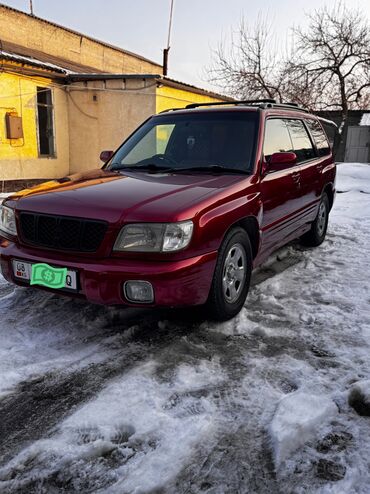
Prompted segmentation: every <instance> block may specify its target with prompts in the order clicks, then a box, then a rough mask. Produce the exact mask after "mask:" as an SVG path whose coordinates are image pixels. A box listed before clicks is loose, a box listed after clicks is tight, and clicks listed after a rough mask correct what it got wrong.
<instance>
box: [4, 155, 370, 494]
mask: <svg viewBox="0 0 370 494" xmlns="http://www.w3.org/2000/svg"><path fill="white" fill-rule="evenodd" d="M338 168H339V170H338V171H339V173H338V175H339V176H338V180H337V189H338V191H339V192H340V193H338V194H337V198H336V202H335V206H334V210H333V212H332V215H331V221H330V227H329V232H328V237H327V240H326V242H325V243H324V244H323V245H322V246H321V247H319V248H318V249H303V248H301V247H300V246H299V245H298V244H293V245H290V246H288V247H287V248H284V249H282V250H281V251H280V252H279V253H278V254H277V255H276V256H274V257H273V258H272V259H271V260H270V261H269V262H268V263H267V264H266V265H265V266H264V267H263V268H262V269H260V270H258V271H257V272H256V273H255V275H254V282H253V287H252V288H251V291H250V294H249V297H248V300H247V303H246V306H245V309H244V310H243V311H242V312H241V314H240V315H239V316H238V317H237V318H236V319H234V320H233V321H230V322H228V323H225V324H211V323H207V322H203V323H196V322H194V321H193V320H191V319H189V317H188V316H187V313H186V312H189V311H185V313H184V312H179V313H170V312H169V313H163V312H157V311H150V312H145V311H135V310H125V311H122V310H121V311H120V310H117V309H109V308H102V307H98V306H93V305H90V304H87V303H85V302H82V301H73V300H69V299H64V298H61V297H59V296H56V295H55V296H54V295H49V294H45V293H42V292H38V291H37V290H32V289H23V288H15V287H14V286H11V285H9V284H7V283H6V282H5V280H3V279H2V278H0V311H1V322H0V492H1V493H43V492H45V493H59V492H71V493H72V492H82V493H87V492H101V493H103V492H104V493H119V494H121V493H131V492H136V493H148V492H169V493H185V492H186V493H204V492H208V493H226V492H227V493H236V492H240V493H279V492H281V493H287V492H289V493H307V492H309V493H338V494H339V493H346V494H348V493H355V492H356V493H368V492H369V484H370V445H369V437H370V417H366V416H361V415H359V414H358V413H357V412H356V411H355V410H354V408H353V407H352V406H350V405H349V403H348V399H349V397H350V396H352V398H353V399H356V397H357V396H358V395H359V394H361V393H362V394H363V395H365V396H366V398H367V399H368V400H369V403H370V381H369V380H370V358H369V355H370V309H369V304H370V290H369V288H370V266H369V261H368V252H369V245H370V166H368V165H360V164H342V165H340V166H339V167H338Z"/></svg>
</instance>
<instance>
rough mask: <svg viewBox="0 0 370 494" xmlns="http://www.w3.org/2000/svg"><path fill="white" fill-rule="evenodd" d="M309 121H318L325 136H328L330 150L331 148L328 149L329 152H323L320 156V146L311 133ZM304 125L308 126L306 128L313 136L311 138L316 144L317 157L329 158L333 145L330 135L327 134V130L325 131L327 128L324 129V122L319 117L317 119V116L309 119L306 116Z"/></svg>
mask: <svg viewBox="0 0 370 494" xmlns="http://www.w3.org/2000/svg"><path fill="white" fill-rule="evenodd" d="M308 121H312V122H317V123H318V124H319V125H320V128H321V130H322V131H323V133H324V136H325V138H326V142H327V143H328V150H329V151H328V153H326V154H323V155H321V156H320V153H319V148H318V147H317V144H316V141H315V139H314V137H313V135H312V134H311V130H310V128H309V126H308V124H307V122H308ZM304 125H305V126H306V129H307V131H308V133H309V135H310V137H311V140H312V142H313V145H314V148H315V151H316V157H317V158H320V159H321V158H328V157H329V156H330V155H331V154H332V146H331V144H330V141H329V138H328V136H327V134H326V132H325V129H324V127H323V125H322V123H321V122H320V120H319V119H318V118H317V119H316V118H309V119H308V118H307V117H306V118H305V119H304Z"/></svg>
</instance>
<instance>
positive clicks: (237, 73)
mask: <svg viewBox="0 0 370 494" xmlns="http://www.w3.org/2000/svg"><path fill="white" fill-rule="evenodd" d="M283 69H284V63H283V60H282V57H280V55H279V50H278V47H277V42H276V39H275V37H274V35H273V34H272V29H271V25H269V24H268V22H267V21H266V20H265V19H264V18H262V16H259V18H258V20H257V22H256V23H255V25H254V26H250V25H248V24H247V23H246V22H245V21H244V19H242V20H241V22H240V25H239V28H238V30H237V31H236V32H235V33H233V34H232V36H231V43H230V46H229V48H227V47H226V45H225V42H224V41H222V42H221V43H220V44H219V46H218V48H217V49H216V50H215V51H214V53H213V63H212V66H211V67H210V68H209V69H208V79H209V81H210V82H212V83H213V84H215V85H217V86H219V87H221V88H222V89H223V90H224V91H226V92H227V93H228V94H230V95H231V96H236V97H238V98H240V99H259V98H273V99H277V100H279V101H281V99H282V85H283V80H282V78H283V74H284V70H283Z"/></svg>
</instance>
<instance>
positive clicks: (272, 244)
mask: <svg viewBox="0 0 370 494" xmlns="http://www.w3.org/2000/svg"><path fill="white" fill-rule="evenodd" d="M102 156H105V157H107V158H108V161H107V162H106V164H105V165H104V166H103V168H102V169H98V170H92V171H90V172H87V173H82V174H76V175H71V176H69V177H65V178H63V179H60V180H55V181H51V182H47V183H45V184H42V185H41V186H36V187H34V188H32V189H29V190H26V191H22V192H21V193H17V194H14V195H12V196H11V197H9V198H8V199H6V200H5V201H4V202H3V205H2V207H1V218H0V256H1V267H2V272H3V275H4V276H5V278H6V279H7V280H9V281H11V282H13V283H16V284H18V285H22V286H27V285H29V284H30V278H31V272H32V265H33V264H35V263H46V264H48V265H49V266H51V267H52V268H54V269H55V268H67V270H63V271H64V272H65V273H66V276H65V283H64V282H63V283H64V285H63V286H62V287H61V288H58V289H57V291H59V292H60V293H65V294H69V295H72V296H75V297H82V298H85V299H87V300H89V301H91V302H95V303H100V304H109V305H117V304H118V305H130V306H143V307H144V306H146V307H147V306H168V307H180V306H190V305H203V304H205V305H206V307H207V310H208V312H207V314H208V316H209V317H210V318H213V319H218V320H226V319H229V318H231V317H233V316H235V315H236V314H237V313H238V312H239V311H240V309H241V308H242V307H243V304H244V302H245V298H246V296H247V292H248V288H249V283H250V276H251V271H252V269H253V268H254V267H256V266H257V265H259V264H260V263H261V262H262V261H263V260H265V259H266V258H267V257H268V256H269V255H270V254H271V253H272V252H273V251H274V250H275V249H277V248H278V247H281V246H282V245H284V244H286V243H287V242H289V241H291V240H292V239H295V238H298V237H301V238H302V239H303V240H304V242H305V243H306V244H308V245H311V246H317V245H319V244H321V242H322V241H323V240H324V238H325V234H326V229H327V224H328V215H329V211H330V209H331V207H332V205H333V200H334V194H335V188H334V183H335V174H336V168H335V164H334V161H333V156H332V151H331V147H330V145H329V141H328V138H327V136H326V134H325V132H324V130H323V126H322V124H321V122H320V119H318V118H317V117H316V116H314V115H312V114H310V113H308V112H307V111H305V110H303V109H301V108H299V107H298V106H296V105H294V104H277V103H276V102H275V101H273V100H262V101H261V100H259V101H248V102H233V103H227V104H225V103H223V104H221V105H217V104H213V105H208V104H199V105H189V106H188V107H187V108H186V109H175V110H169V111H166V112H163V113H161V114H159V115H155V116H153V117H151V118H149V119H148V120H147V121H146V122H144V123H143V124H142V125H141V126H140V127H139V128H138V129H137V130H136V131H135V132H134V133H133V134H132V135H131V136H130V137H129V138H128V139H127V140H126V141H125V142H124V143H123V144H122V145H121V146H120V147H119V148H118V150H117V151H116V152H114V153H111V152H105V153H102ZM40 288H43V289H49V290H50V288H45V287H42V286H40Z"/></svg>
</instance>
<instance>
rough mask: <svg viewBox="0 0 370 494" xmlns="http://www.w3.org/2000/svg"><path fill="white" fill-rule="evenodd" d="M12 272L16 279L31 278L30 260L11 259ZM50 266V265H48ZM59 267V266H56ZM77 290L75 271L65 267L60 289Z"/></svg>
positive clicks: (28, 279)
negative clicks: (65, 271) (63, 280)
mask: <svg viewBox="0 0 370 494" xmlns="http://www.w3.org/2000/svg"><path fill="white" fill-rule="evenodd" d="M12 264H13V273H14V276H15V277H16V278H18V279H21V280H24V281H30V280H31V272H32V264H34V263H30V262H24V261H19V260H18V259H13V260H12ZM50 267H52V266H50ZM58 267H59V266H58ZM65 289H67V290H74V291H76V290H77V271H74V270H72V269H68V268H67V276H66V282H65V286H64V288H62V290H65Z"/></svg>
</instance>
